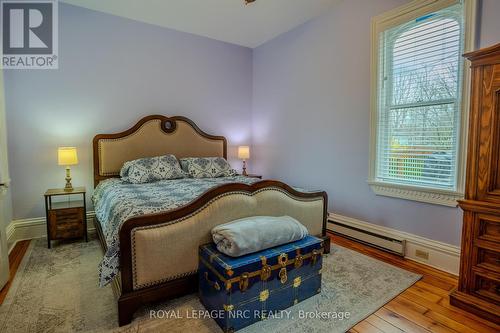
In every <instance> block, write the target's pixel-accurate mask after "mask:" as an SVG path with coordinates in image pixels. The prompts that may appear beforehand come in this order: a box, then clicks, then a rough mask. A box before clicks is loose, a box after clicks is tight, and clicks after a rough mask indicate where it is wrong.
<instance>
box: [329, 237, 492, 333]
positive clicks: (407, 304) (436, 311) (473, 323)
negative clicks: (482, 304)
mask: <svg viewBox="0 0 500 333" xmlns="http://www.w3.org/2000/svg"><path fill="white" fill-rule="evenodd" d="M330 236H331V239H332V243H334V244H337V245H340V246H343V247H346V248H349V249H351V250H355V251H357V252H360V253H363V254H365V255H368V256H370V257H373V258H375V259H378V260H381V261H385V262H387V263H390V264H392V265H394V266H398V267H401V268H403V269H406V270H409V271H412V272H415V273H418V274H422V275H423V278H422V279H421V280H420V281H418V282H417V283H415V284H414V285H413V286H411V287H410V288H409V289H407V290H405V291H404V292H403V293H402V294H400V295H399V296H397V297H396V298H394V299H393V300H392V301H390V302H389V303H387V304H386V305H385V306H383V307H382V308H381V309H379V310H378V311H377V312H375V313H374V314H372V315H371V316H369V317H368V318H366V319H365V320H363V321H362V322H360V323H359V324H357V325H356V326H354V327H353V328H352V329H351V330H350V331H349V332H351V333H365V332H366V333H382V332H387V333H389V332H390V333H401V332H411V333H413V332H416V333H418V332H466V333H476V332H491V333H497V332H500V326H499V325H496V324H494V323H491V322H489V321H487V320H484V319H481V318H479V317H477V316H475V315H473V314H471V313H468V312H466V311H463V310H461V309H458V308H455V307H453V306H451V305H450V297H449V293H450V292H451V291H452V290H453V289H454V288H456V286H457V282H458V280H457V277H456V276H455V275H452V274H449V273H446V272H443V271H440V270H437V269H434V268H432V267H429V266H425V265H422V264H419V263H416V262H414V261H411V260H407V259H403V258H401V257H398V256H396V255H393V254H390V253H386V252H384V251H380V250H378V249H375V248H372V247H369V246H367V245H364V244H361V243H358V242H355V241H352V240H349V239H347V238H344V237H341V236H337V235H333V234H331V235H330Z"/></svg>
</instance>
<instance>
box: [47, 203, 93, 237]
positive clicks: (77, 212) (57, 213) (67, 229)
mask: <svg viewBox="0 0 500 333" xmlns="http://www.w3.org/2000/svg"><path fill="white" fill-rule="evenodd" d="M83 212H84V211H83V208H82V207H78V208H68V209H57V210H51V211H49V225H50V238H52V239H63V238H76V237H82V236H83V231H84V223H83V218H84V216H83V214H84V213H83Z"/></svg>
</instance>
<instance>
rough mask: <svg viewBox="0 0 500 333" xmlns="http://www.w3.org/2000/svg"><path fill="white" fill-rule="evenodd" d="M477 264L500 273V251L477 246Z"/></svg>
mask: <svg viewBox="0 0 500 333" xmlns="http://www.w3.org/2000/svg"><path fill="white" fill-rule="evenodd" d="M476 265H477V266H478V267H481V268H484V269H487V270H490V271H494V272H497V273H500V252H497V251H494V250H492V249H485V248H481V247H479V248H477V261H476Z"/></svg>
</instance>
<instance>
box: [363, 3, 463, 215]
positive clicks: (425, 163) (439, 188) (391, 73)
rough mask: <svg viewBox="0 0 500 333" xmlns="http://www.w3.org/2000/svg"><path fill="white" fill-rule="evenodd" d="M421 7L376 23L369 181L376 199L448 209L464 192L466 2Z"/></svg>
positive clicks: (410, 6)
mask: <svg viewBox="0 0 500 333" xmlns="http://www.w3.org/2000/svg"><path fill="white" fill-rule="evenodd" d="M422 3H423V2H422V1H416V2H412V3H410V5H408V6H405V7H403V8H404V9H406V10H402V12H404V14H403V16H405V17H407V18H406V19H404V20H402V19H401V17H400V15H397V14H396V13H391V16H393V17H394V18H393V20H391V19H389V20H387V19H386V20H383V19H381V18H380V17H379V18H376V19H375V20H374V29H375V31H374V33H373V38H376V41H374V43H373V45H374V46H373V47H374V50H372V55H374V56H375V57H374V58H375V59H372V61H373V65H375V68H376V70H375V71H374V73H373V74H372V75H374V76H375V77H374V78H372V85H374V87H372V89H373V90H372V94H373V96H372V97H373V101H372V102H374V103H373V104H374V105H372V153H371V155H372V156H371V159H372V161H371V167H370V179H369V181H370V184H371V185H372V189H374V191H375V192H376V193H377V194H382V195H389V196H396V197H402V198H405V199H413V200H417V201H425V202H430V203H438V204H445V205H453V206H454V205H456V200H457V199H458V198H460V197H461V192H462V191H463V176H462V173H463V171H464V166H463V163H464V162H463V161H464V160H465V159H464V156H463V154H462V151H461V148H462V147H463V143H462V141H463V135H462V128H463V127H462V125H463V124H464V123H465V121H466V119H465V118H466V117H465V116H466V114H465V113H464V112H463V110H465V109H466V108H464V105H465V103H467V96H465V95H467V91H466V89H467V88H468V85H467V84H465V83H466V82H467V81H466V79H468V75H467V74H468V73H467V72H466V71H465V66H464V59H463V57H462V54H463V53H464V50H465V49H466V48H467V47H469V46H470V45H466V44H471V43H470V41H469V42H468V43H466V34H470V31H468V30H467V28H468V27H467V26H466V19H467V18H468V16H467V15H466V12H467V8H469V7H470V8H472V5H471V3H472V1H466V0H462V1H459V0H457V1H439V0H434V1H424V4H422ZM377 21H379V22H377ZM380 21H383V23H384V25H385V26H384V27H383V28H380V27H377V23H380ZM391 21H393V22H391ZM467 37H469V38H470V37H471V36H467ZM464 93H465V95H464Z"/></svg>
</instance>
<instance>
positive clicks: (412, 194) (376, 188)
mask: <svg viewBox="0 0 500 333" xmlns="http://www.w3.org/2000/svg"><path fill="white" fill-rule="evenodd" d="M368 184H369V185H370V187H371V189H372V191H373V192H375V194H376V195H383V196H386V197H392V198H399V199H405V200H412V201H419V202H425V203H430V204H434V205H441V206H448V207H456V206H457V204H458V203H457V200H461V199H463V197H464V195H463V193H459V192H454V191H447V190H437V189H427V188H422V187H418V186H408V185H399V184H391V183H383V182H378V181H368Z"/></svg>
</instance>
